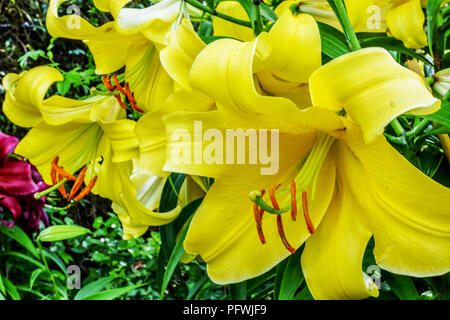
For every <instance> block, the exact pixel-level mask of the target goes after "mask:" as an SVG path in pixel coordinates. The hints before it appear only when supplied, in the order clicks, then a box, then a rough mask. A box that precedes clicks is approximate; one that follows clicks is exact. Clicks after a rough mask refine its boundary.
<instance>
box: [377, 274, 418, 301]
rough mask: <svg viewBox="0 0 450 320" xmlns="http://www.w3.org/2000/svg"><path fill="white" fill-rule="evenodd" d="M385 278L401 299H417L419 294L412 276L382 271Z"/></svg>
mask: <svg viewBox="0 0 450 320" xmlns="http://www.w3.org/2000/svg"><path fill="white" fill-rule="evenodd" d="M382 279H384V280H385V281H386V282H387V283H388V285H389V286H390V287H391V289H392V291H394V293H395V294H396V295H397V297H399V299H400V300H417V299H418V298H419V294H418V293H417V289H416V287H415V286H414V283H413V281H412V280H411V278H410V277H407V276H402V275H398V274H393V273H389V272H386V271H383V272H382Z"/></svg>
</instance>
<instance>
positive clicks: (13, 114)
mask: <svg viewBox="0 0 450 320" xmlns="http://www.w3.org/2000/svg"><path fill="white" fill-rule="evenodd" d="M62 80H64V78H63V76H62V74H61V73H60V72H59V71H58V70H56V69H54V68H51V67H46V66H41V67H36V68H33V69H31V70H30V71H25V72H23V73H21V74H20V75H18V74H14V73H11V74H8V75H6V76H5V77H4V78H3V87H4V88H5V90H6V96H5V101H4V103H3V112H4V113H5V115H6V116H7V117H8V119H9V120H11V121H12V122H14V123H15V124H17V125H19V126H21V127H32V126H34V125H36V124H37V123H38V122H39V121H41V120H42V115H41V108H40V106H41V104H42V101H43V100H44V97H45V94H46V93H47V90H48V88H49V87H50V86H51V85H52V84H53V83H54V82H56V81H62Z"/></svg>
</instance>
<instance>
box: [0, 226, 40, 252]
mask: <svg viewBox="0 0 450 320" xmlns="http://www.w3.org/2000/svg"><path fill="white" fill-rule="evenodd" d="M0 232H2V233H3V234H5V235H7V236H8V237H10V238H12V239H14V240H16V241H17V242H18V243H20V244H21V245H22V246H23V247H24V248H25V249H27V250H28V252H30V253H31V254H32V255H33V256H35V257H36V258H39V254H38V252H37V250H36V247H35V246H34V245H33V242H31V240H30V238H29V237H28V236H27V234H26V233H25V232H24V231H23V230H22V229H20V228H19V227H17V226H14V227H12V228H7V227H5V226H3V225H0Z"/></svg>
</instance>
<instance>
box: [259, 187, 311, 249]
mask: <svg viewBox="0 0 450 320" xmlns="http://www.w3.org/2000/svg"><path fill="white" fill-rule="evenodd" d="M279 187H280V184H275V185H273V186H272V188H270V190H269V197H270V201H271V202H272V206H273V208H274V209H275V210H280V206H279V205H278V201H277V199H276V195H275V193H276V191H277V189H278V188H279ZM264 193H265V191H264V190H262V191H261V197H262V196H263V195H264ZM290 195H291V219H292V221H296V219H297V188H296V185H295V181H292V182H291V187H290ZM302 208H303V216H304V218H305V222H306V226H307V228H308V231H309V233H311V234H313V233H314V231H315V228H314V225H313V223H312V221H311V218H310V216H309V209H308V194H307V192H306V191H303V192H302ZM253 213H254V216H255V221H256V229H257V231H258V235H259V239H260V240H261V243H262V244H265V243H266V239H265V237H264V233H263V230H262V217H263V213H264V210H263V209H262V208H260V207H259V206H258V204H257V203H254V204H253ZM277 229H278V234H279V236H280V238H281V241H282V243H283V245H284V246H285V247H286V249H287V250H289V252H291V253H292V254H294V253H295V248H294V247H293V246H292V245H291V244H290V243H289V241H288V240H287V238H286V233H285V231H284V227H283V221H282V215H281V214H277Z"/></svg>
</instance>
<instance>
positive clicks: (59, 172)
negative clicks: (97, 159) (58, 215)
mask: <svg viewBox="0 0 450 320" xmlns="http://www.w3.org/2000/svg"><path fill="white" fill-rule="evenodd" d="M58 161H59V157H58V156H57V157H55V159H53V161H52V168H51V171H50V177H51V179H52V183H53V186H51V187H50V188H48V189H46V190H44V191H41V192H39V193H36V194H35V195H34V197H35V198H36V199H39V198H41V197H43V196H45V195H47V194H49V193H50V192H52V191H53V190H56V189H58V191H59V193H61V195H62V196H63V198H64V199H67V201H69V202H70V201H71V200H72V199H73V200H74V201H79V200H81V199H83V198H84V197H85V196H86V195H87V194H89V192H91V190H92V188H94V186H95V183H96V182H97V176H94V178H92V179H91V181H89V183H88V184H87V185H86V186H85V187H84V188H83V189H82V190H81V191H80V193H78V195H76V193H77V192H78V191H79V190H80V188H81V186H82V185H83V182H84V178H85V176H86V170H87V167H86V166H85V167H84V168H83V169H81V171H80V173H79V174H78V176H74V175H72V174H70V173H68V172H67V171H65V170H64V168H63V167H61V166H59V165H58ZM68 181H73V185H72V189H71V190H70V193H69V195H68V194H67V191H66V188H65V186H64V184H65V183H66V182H68ZM75 195H76V196H75Z"/></svg>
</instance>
